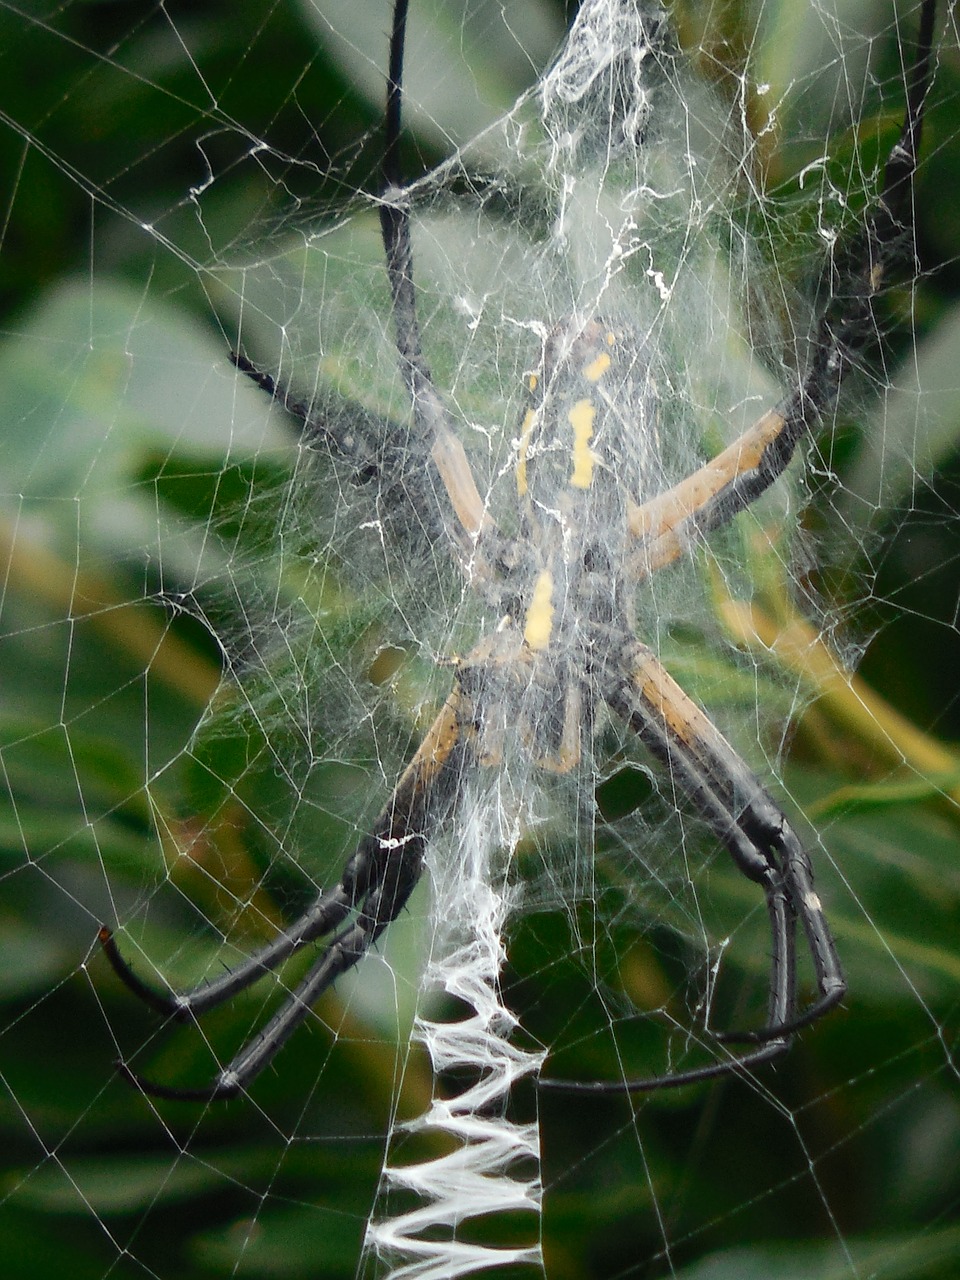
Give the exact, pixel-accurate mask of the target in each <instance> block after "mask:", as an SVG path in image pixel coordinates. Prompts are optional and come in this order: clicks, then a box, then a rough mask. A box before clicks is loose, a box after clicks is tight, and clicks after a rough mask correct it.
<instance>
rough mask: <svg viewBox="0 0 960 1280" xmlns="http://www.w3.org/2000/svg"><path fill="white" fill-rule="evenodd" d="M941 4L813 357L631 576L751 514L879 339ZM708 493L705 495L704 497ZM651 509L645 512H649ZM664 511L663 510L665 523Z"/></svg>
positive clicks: (689, 482)
mask: <svg viewBox="0 0 960 1280" xmlns="http://www.w3.org/2000/svg"><path fill="white" fill-rule="evenodd" d="M935 16H936V0H924V5H923V10H922V12H921V17H920V31H919V36H918V42H917V50H916V55H915V58H914V61H913V64H912V67H911V70H910V73H909V77H908V86H907V108H906V113H905V116H904V121H903V126H902V128H901V130H900V135H899V137H898V139H897V141H896V143H895V144H894V146H893V147H892V149H891V151H890V154H889V156H888V157H887V161H886V164H885V166H884V171H883V183H882V186H881V189H880V191H879V194H878V195H877V197H876V199H875V201H874V203H873V207H872V209H870V210H868V212H867V214H866V215H865V220H864V223H863V225H862V227H861V228H860V231H859V233H858V234H856V235H854V236H852V237H851V238H850V240H849V242H848V243H847V244H846V245H841V246H840V247H839V249H838V250H837V252H836V254H835V257H834V259H833V260H832V261H831V262H830V263H828V265H827V268H826V270H825V272H824V279H823V289H824V290H825V291H826V292H827V294H828V298H829V301H828V303H827V306H826V308H825V310H824V313H823V315H822V316H821V317H820V319H819V321H818V323H817V325H816V328H815V330H814V333H813V336H812V339H811V352H812V353H811V355H810V358H809V360H808V361H807V364H806V367H805V369H804V372H803V374H802V377H801V378H800V380H799V382H798V384H797V386H796V387H795V388H794V390H793V391H792V392H791V393H790V394H789V395H787V396H786V397H784V399H783V400H782V401H781V402H780V404H778V405H777V407H776V408H775V409H771V410H769V411H768V412H767V413H765V414H764V415H763V416H762V417H761V419H760V420H759V422H757V423H756V424H755V425H754V426H753V427H751V428H750V429H749V430H748V431H747V432H745V433H744V435H743V436H741V437H740V438H739V439H737V440H735V441H734V442H733V444H731V445H729V446H728V447H727V449H725V450H724V451H723V452H722V453H721V454H720V455H718V456H717V457H716V458H714V459H712V460H711V462H709V463H708V464H706V466H705V467H702V468H700V470H699V471H698V472H696V473H694V475H693V476H690V477H688V478H687V479H686V480H681V481H680V482H679V483H678V484H677V485H675V486H674V487H673V489H671V490H668V491H666V492H665V493H662V494H660V495H659V496H658V498H657V499H656V500H655V502H654V503H651V504H648V507H656V511H655V512H654V513H653V514H652V515H648V516H647V517H646V518H645V520H644V522H643V524H642V526H641V527H640V528H638V529H637V530H636V532H637V536H638V538H639V540H640V546H639V548H638V550H637V551H636V552H635V553H634V555H633V556H632V557H631V559H630V562H629V564H628V569H627V572H628V576H630V577H631V579H632V580H633V581H635V582H640V581H642V580H644V579H645V578H646V577H648V576H649V575H650V574H651V573H653V572H655V571H656V570H657V569H660V568H663V567H664V566H665V565H668V564H671V563H673V562H674V561H675V560H677V559H678V558H679V557H680V556H682V555H683V554H684V553H685V552H686V551H687V550H688V549H689V548H690V546H692V545H695V544H696V543H697V541H698V540H699V538H700V537H702V536H704V535H706V534H709V533H710V532H711V531H712V530H714V529H717V528H719V527H720V526H721V525H724V524H726V523H727V522H728V521H729V520H732V519H733V517H734V516H736V515H737V514H738V513H739V512H741V511H743V510H745V509H746V508H747V507H749V506H750V505H751V504H752V503H753V502H754V501H756V499H757V498H759V497H760V495H761V494H762V493H764V492H765V491H766V490H767V489H768V488H769V487H770V486H771V485H772V484H773V483H774V482H775V481H776V480H777V479H778V478H779V476H780V475H781V474H782V473H783V471H784V470H785V469H786V467H787V466H788V465H789V463H790V460H791V459H792V457H793V455H794V453H795V451H796V448H797V445H798V444H799V442H800V440H801V439H802V438H803V437H804V435H806V434H807V433H810V432H812V431H814V430H815V428H816V427H817V425H818V423H819V421H820V419H821V418H822V416H823V415H824V414H825V413H826V412H827V411H828V410H829V408H830V406H831V405H832V404H833V403H834V402H835V400H836V398H837V395H838V393H839V390H840V387H841V385H842V383H843V380H844V378H845V376H846V374H847V373H848V372H849V371H850V369H851V368H853V367H854V366H855V363H856V356H857V354H858V353H859V352H861V351H862V350H863V348H864V346H865V345H866V343H867V342H868V341H869V339H870V337H871V335H872V334H873V333H875V326H874V324H873V303H874V299H875V298H876V297H877V295H878V294H879V293H880V291H881V289H882V288H883V287H884V286H885V285H887V284H888V283H889V277H890V276H891V274H893V273H894V272H895V269H896V268H897V266H898V265H900V264H902V263H903V261H904V260H905V259H906V258H907V257H908V256H909V258H910V261H911V263H913V262H914V258H913V245H912V240H911V236H912V231H913V227H914V210H913V179H914V175H915V173H916V169H917V157H918V154H919V150H920V143H921V138H922V134H923V117H924V107H925V104H926V98H927V95H928V93H929V91H930V83H931V78H932V72H933V59H932V50H933V28H934V19H935ZM704 490H706V491H707V495H706V497H705V496H704ZM643 510H644V511H646V508H644V509H643ZM660 513H666V518H665V519H664V518H663V516H662V515H661V514H660Z"/></svg>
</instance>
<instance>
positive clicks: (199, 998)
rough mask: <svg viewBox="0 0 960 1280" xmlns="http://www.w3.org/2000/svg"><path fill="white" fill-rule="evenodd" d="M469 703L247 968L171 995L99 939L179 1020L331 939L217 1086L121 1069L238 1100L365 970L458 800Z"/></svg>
mask: <svg viewBox="0 0 960 1280" xmlns="http://www.w3.org/2000/svg"><path fill="white" fill-rule="evenodd" d="M462 703H463V695H462V693H461V691H460V688H459V686H456V687H455V688H454V691H453V693H451V695H450V697H449V698H448V699H447V702H446V703H445V704H444V706H443V709H442V710H441V712H440V714H439V715H438V716H437V718H436V720H435V721H434V723H433V725H432V726H431V728H430V731H429V732H428V733H427V735H426V737H425V738H424V741H423V743H422V744H421V746H420V748H419V749H418V751H417V753H416V755H415V756H414V757H413V759H412V760H411V762H410V764H409V765H408V766H407V768H406V769H405V770H404V773H403V775H402V776H401V778H400V781H399V782H398V784H397V787H396V789H395V791H394V793H393V795H392V796H391V797H390V800H389V801H388V803H387V805H386V807H385V808H384V809H383V812H382V813H381V814H380V816H379V818H378V819H377V821H376V822H375V823H374V825H373V829H372V831H371V832H370V834H369V835H366V836H364V837H363V839H362V840H361V841H360V843H359V845H358V846H357V849H356V852H355V853H354V854H353V856H352V857H351V859H350V861H349V862H348V863H347V865H346V868H345V869H344V873H343V876H342V877H341V881H340V884H339V885H338V886H337V887H336V888H335V889H333V890H332V891H330V892H329V893H325V894H322V895H321V896H320V897H319V898H318V899H317V901H316V902H315V903H314V904H313V906H311V907H310V908H309V909H308V910H307V911H305V912H304V914H303V915H302V916H301V917H300V919H299V920H297V921H295V923H294V924H292V925H291V926H290V927H289V928H288V929H285V930H284V931H283V933H281V934H279V935H278V937H277V938H275V939H274V940H273V941H272V942H270V943H268V944H267V946H265V947H264V948H262V950H261V951H259V952H257V953H256V954H255V955H253V956H251V957H250V959H249V960H247V961H246V962H245V963H243V964H241V965H238V966H237V967H236V968H235V969H232V970H230V971H229V972H227V973H225V974H223V976H222V977H220V978H217V979H214V980H213V981H212V982H209V983H207V984H205V985H203V986H201V987H198V988H197V989H196V990H195V991H190V992H185V993H183V994H177V993H171V994H170V995H165V994H162V993H160V992H157V991H155V990H154V989H153V988H152V987H150V986H148V985H147V984H146V983H145V982H143V981H142V979H140V978H139V977H137V975H136V974H135V973H134V972H133V970H132V969H131V968H130V966H129V965H128V964H127V962H126V961H125V960H124V959H123V957H122V956H121V955H120V952H119V951H118V949H117V946H116V944H115V942H114V941H113V937H112V935H111V933H110V930H108V929H105V928H104V929H101V931H100V940H101V942H102V943H103V947H104V951H105V952H106V955H107V958H108V960H109V961H110V964H111V965H112V966H113V969H114V971H115V972H116V974H117V976H118V977H119V978H120V979H121V980H122V981H123V982H124V983H125V985H126V986H127V987H129V988H130V990H131V991H132V992H133V993H134V994H135V995H137V996H139V997H140V998H141V999H142V1000H143V1001H144V1002H145V1003H147V1004H149V1005H150V1007H151V1008H153V1009H156V1010H157V1011H158V1012H159V1013H164V1014H168V1015H172V1016H174V1017H177V1018H179V1019H185V1018H193V1017H196V1016H197V1015H199V1014H200V1013H202V1012H204V1011H205V1010H207V1009H210V1008H213V1007H214V1006H215V1005H219V1004H222V1003H224V1002H225V1001H226V1000H229V999H230V998H231V997H232V996H234V995H236V994H237V993H239V992H240V991H243V990H244V989H245V988H246V987H249V986H251V985H252V984H253V983H255V982H256V981H258V979H260V978H261V977H263V975H264V973H266V972H267V971H268V970H270V969H273V968H275V967H276V966H277V965H278V964H280V963H281V962H282V961H283V960H285V959H286V958H287V957H288V956H290V955H292V954H293V952H294V951H297V950H298V949H299V948H300V947H302V946H304V945H305V944H306V943H308V942H312V941H314V940H316V939H317V938H319V937H322V936H327V945H326V948H325V950H324V951H323V952H322V954H321V955H320V956H319V957H318V958H317V960H316V962H315V963H314V965H313V966H312V968H311V969H310V971H309V972H308V973H307V975H306V977H305V978H304V979H303V981H302V982H301V983H300V984H299V986H298V987H296V989H295V990H294V991H292V992H291V993H290V996H289V999H288V1000H287V1001H286V1003H285V1004H284V1005H283V1006H282V1007H281V1008H280V1009H279V1010H278V1011H277V1013H276V1014H275V1015H274V1016H273V1018H271V1019H270V1021H269V1022H268V1023H267V1025H266V1026H265V1027H264V1028H263V1029H262V1030H261V1031H260V1032H259V1033H258V1034H257V1036H256V1037H255V1038H254V1039H253V1040H251V1041H250V1042H249V1043H248V1044H246V1045H244V1047H243V1048H242V1049H241V1050H240V1051H239V1053H238V1054H237V1055H236V1056H235V1057H234V1058H233V1059H232V1061H231V1062H230V1063H229V1064H228V1065H227V1066H226V1067H225V1068H224V1069H223V1070H222V1071H220V1072H219V1073H218V1075H217V1076H216V1078H215V1079H214V1081H213V1083H212V1084H211V1085H208V1086H206V1087H204V1088H200V1089H181V1088H176V1087H171V1086H168V1085H162V1084H156V1083H154V1082H153V1081H151V1080H148V1079H145V1078H144V1077H143V1076H141V1075H139V1074H137V1073H135V1072H134V1071H132V1070H131V1069H130V1068H129V1067H128V1066H127V1065H126V1064H125V1063H122V1062H121V1063H118V1064H117V1065H118V1068H119V1070H120V1071H121V1072H122V1073H123V1074H124V1075H125V1076H126V1077H127V1078H128V1079H129V1080H131V1081H132V1082H133V1083H134V1084H136V1085H137V1086H138V1088H140V1089H142V1090H143V1092H144V1093H148V1094H150V1095H151V1096H153V1097H157V1098H173V1099H180V1100H185V1101H191V1102H212V1101H215V1100H217V1099H221V1098H231V1097H234V1096H235V1095H236V1094H237V1093H239V1092H240V1090H241V1089H243V1088H244V1086H245V1085H247V1084H248V1083H249V1082H250V1081H251V1080H252V1079H253V1078H254V1077H255V1076H256V1075H257V1074H258V1073H259V1072H260V1071H262V1070H263V1068H264V1067H265V1066H266V1065H267V1064H268V1063H269V1062H270V1061H271V1060H272V1059H273V1057H274V1056H275V1055H276V1054H277V1053H278V1052H279V1050H280V1049H281V1048H282V1047H283V1045H284V1044H285V1043H286V1042H287V1040H288V1039H289V1037H290V1036H291V1035H292V1033H293V1032H294V1031H295V1030H296V1028H297V1027H298V1026H299V1025H300V1024H301V1023H302V1022H303V1020H304V1019H305V1018H306V1017H307V1015H308V1014H309V1012H310V1008H311V1006H312V1005H313V1004H314V1003H315V1002H316V1000H317V999H318V998H319V997H320V995H322V994H323V992H324V991H326V990H327V988H328V987H330V986H331V985H332V984H333V983H334V982H335V981H336V979H337V978H338V977H339V976H340V975H341V974H342V973H345V972H346V971H347V970H348V969H350V968H352V967H353V966H354V965H355V964H357V962H358V961H359V960H361V959H362V957H363V956H364V955H365V954H366V953H367V951H369V949H370V948H371V946H372V945H373V944H374V942H376V940H377V938H378V937H379V936H380V934H381V933H382V932H383V931H384V929H385V928H386V927H387V925H389V924H390V923H391V921H393V920H395V919H396V917H397V916H398V915H399V914H400V912H401V911H402V910H403V908H404V906H405V905H406V903H407V901H408V900H409V897H410V894H411V893H412V892H413V890H414V888H415V886H416V884H417V882H418V880H419V879H420V875H421V872H422V870H423V851H424V842H425V835H424V832H425V829H426V826H427V823H428V819H433V818H435V817H436V816H437V815H438V813H440V814H442V811H443V810H444V808H445V807H447V806H449V804H450V803H451V802H452V800H453V798H454V796H455V794H456V790H457V786H458V783H459V778H460V773H461V770H462V766H463V751H464V748H463V740H462V737H461V721H460V717H461V714H462ZM351 912H355V915H354V918H353V921H352V923H348V924H346V925H345V926H344V927H343V928H342V929H340V932H339V933H335V932H334V931H335V930H336V929H338V928H339V927H340V925H342V924H343V922H344V921H345V920H346V918H347V917H348V915H349V914H350V913H351ZM330 934H333V936H332V937H329V936H328V935H330Z"/></svg>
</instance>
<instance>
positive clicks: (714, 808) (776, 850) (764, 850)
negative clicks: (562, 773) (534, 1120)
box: [541, 640, 846, 1093]
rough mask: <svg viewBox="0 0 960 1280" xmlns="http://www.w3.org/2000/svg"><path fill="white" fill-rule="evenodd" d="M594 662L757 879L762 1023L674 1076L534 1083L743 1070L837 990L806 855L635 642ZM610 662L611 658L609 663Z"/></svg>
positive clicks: (695, 1076) (626, 1087)
mask: <svg viewBox="0 0 960 1280" xmlns="http://www.w3.org/2000/svg"><path fill="white" fill-rule="evenodd" d="M612 653H613V658H614V661H613V662H611V661H610V660H609V659H607V660H605V661H604V662H603V663H602V666H603V672H602V683H603V685H604V687H605V688H606V689H607V690H608V692H607V694H606V698H607V701H608V703H609V705H610V706H611V707H612V708H613V709H614V710H615V711H616V712H617V714H618V715H620V716H621V718H622V719H623V720H624V721H625V722H626V723H627V724H628V725H629V726H630V728H631V729H633V731H634V732H635V733H636V734H637V736H638V737H639V738H640V739H641V740H642V741H643V742H644V744H645V745H646V746H647V747H648V749H649V750H650V751H651V752H652V753H653V754H654V755H655V756H656V757H657V758H658V759H660V760H661V761H662V762H663V763H664V764H665V765H667V767H668V768H669V769H670V770H671V773H672V775H673V776H675V777H676V778H678V780H679V782H680V786H681V789H682V790H683V791H684V792H685V793H686V794H687V795H688V796H689V797H690V798H691V799H692V800H693V801H694V802H695V804H696V807H697V810H698V812H700V813H701V814H702V815H703V816H704V817H705V818H706V820H707V821H708V822H709V824H710V826H711V827H712V828H713V830H714V831H715V833H716V834H717V836H718V838H719V839H720V840H721V841H722V842H723V844H724V845H725V846H726V848H727V850H728V851H729V853H730V855H731V857H732V858H733V860H734V862H735V864H736V866H737V867H738V869H739V870H740V871H741V872H743V874H744V875H745V876H746V877H747V878H748V879H750V880H753V881H754V882H755V883H757V884H759V885H760V886H761V888H762V889H763V894H764V898H765V899H766V904H767V912H768V915H769V917H770V934H771V941H772V960H771V977H770V997H769V1003H768V1009H767V1025H766V1026H765V1027H763V1028H762V1029H761V1030H759V1031H755V1032H743V1033H740V1032H736V1033H727V1034H725V1035H721V1036H718V1037H717V1039H718V1041H719V1042H720V1043H727V1042H730V1041H747V1042H750V1043H755V1044H757V1045H759V1048H757V1049H754V1050H752V1051H750V1052H747V1053H744V1054H741V1055H736V1056H731V1057H730V1058H729V1059H728V1060H726V1061H724V1062H717V1063H713V1064H711V1065H709V1066H706V1067H700V1068H696V1069H694V1070H692V1071H685V1072H683V1073H680V1074H677V1075H669V1076H660V1077H655V1078H652V1079H641V1080H626V1081H588V1082H567V1081H557V1080H547V1081H541V1084H545V1085H547V1086H548V1087H554V1088H573V1089H576V1090H578V1091H581V1092H624V1091H625V1092H632V1093H633V1092H644V1091H649V1090H653V1089H664V1088H672V1087H675V1086H677V1085H683V1084H692V1083H694V1082H695V1081H698V1080H709V1079H712V1078H714V1077H716V1076H722V1075H727V1074H729V1073H730V1072H732V1071H744V1070H749V1069H751V1068H753V1067H756V1066H759V1065H761V1064H762V1063H764V1062H768V1061H770V1059H772V1058H775V1057H777V1056H779V1055H780V1054H781V1053H783V1052H785V1051H786V1049H787V1048H788V1047H789V1044H790V1041H791V1039H792V1037H793V1035H794V1033H795V1032H796V1031H797V1030H798V1029H799V1028H800V1027H803V1026H806V1025H807V1024H808V1023H810V1022H813V1021H815V1020H816V1019H817V1018H819V1017H821V1016H822V1015H823V1014H824V1013H826V1012H827V1011H828V1010H829V1009H831V1008H833V1007H834V1006H835V1005H836V1004H837V1003H838V1002H839V1001H840V1000H841V999H842V997H843V994H844V992H845V990H846V983H845V982H844V978H843V973H842V970H841V967H840V961H839V958H838V956H837V951H836V946H835V945H834V942H833V938H832V937H831V934H830V930H829V927H828V926H827V922H826V919H825V917H824V914H823V908H822V906H821V904H820V900H819V898H818V897H817V895H816V892H815V891H814V887H813V871H812V868H811V866H810V860H809V858H808V856H807V854H806V852H805V850H804V849H803V847H802V845H801V844H800V842H799V840H798V839H797V837H796V835H795V834H794V833H793V831H792V830H791V829H790V827H789V825H788V823H787V820H786V818H785V817H784V815H783V814H782V813H781V812H780V810H779V809H778V808H777V806H776V805H775V804H774V802H773V800H772V799H771V798H770V797H769V796H768V795H767V793H766V791H765V790H764V789H763V787H762V786H761V784H760V782H759V781H758V780H757V779H756V777H754V775H753V774H752V773H751V771H750V770H749V769H748V768H747V766H746V765H745V764H744V763H743V761H742V760H741V759H740V757H739V756H738V755H737V754H736V752H735V751H734V750H733V748H732V747H731V746H730V744H729V743H728V742H727V741H726V739H725V738H724V737H723V736H722V735H721V734H720V733H719V732H718V730H717V729H716V728H714V726H713V725H712V724H711V722H710V720H709V719H708V718H707V716H706V715H705V713H704V712H703V711H701V709H700V708H699V707H698V706H697V705H696V703H694V702H693V701H692V700H691V699H690V698H688V697H687V695H686V694H685V693H684V692H683V690H682V689H681V688H680V686H679V685H678V684H676V682H675V681H674V680H673V679H672V677H671V676H670V675H669V674H668V673H667V672H666V671H665V670H664V668H663V667H662V665H661V664H660V662H659V661H658V660H657V658H656V657H655V656H654V654H653V652H652V650H650V649H649V648H648V647H647V646H646V645H644V644H641V643H640V642H639V641H636V640H634V641H631V642H630V643H629V644H628V645H626V646H624V647H621V649H620V652H619V655H618V654H617V653H616V651H615V650H614V651H612ZM617 658H619V661H616V659H617ZM797 917H799V918H800V921H801V923H802V925H803V928H804V932H805V934H806V938H807V945H808V947H809V950H810V955H811V957H812V960H813V965H814V970H815V973H816V979H817V990H818V996H817V999H816V1000H815V1001H814V1002H813V1003H812V1004H811V1005H809V1006H808V1007H807V1008H806V1009H804V1010H803V1011H802V1012H801V1013H798V1012H797V1008H796V965H795V942H794V932H795V924H796V919H797Z"/></svg>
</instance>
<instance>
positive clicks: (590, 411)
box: [567, 400, 597, 489]
mask: <svg viewBox="0 0 960 1280" xmlns="http://www.w3.org/2000/svg"><path fill="white" fill-rule="evenodd" d="M596 413H597V411H596V408H595V406H594V404H593V401H592V400H578V401H577V403H576V404H575V405H574V406H573V408H572V409H571V410H570V412H569V413H568V414H567V418H568V419H569V422H570V425H571V427H573V474H572V475H571V476H570V483H571V484H572V485H573V487H574V488H575V489H589V488H590V485H591V484H592V483H593V464H594V463H595V462H596V460H597V455H596V454H595V453H594V452H593V450H592V449H591V448H590V441H591V439H592V438H593V420H594V418H595V417H596Z"/></svg>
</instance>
